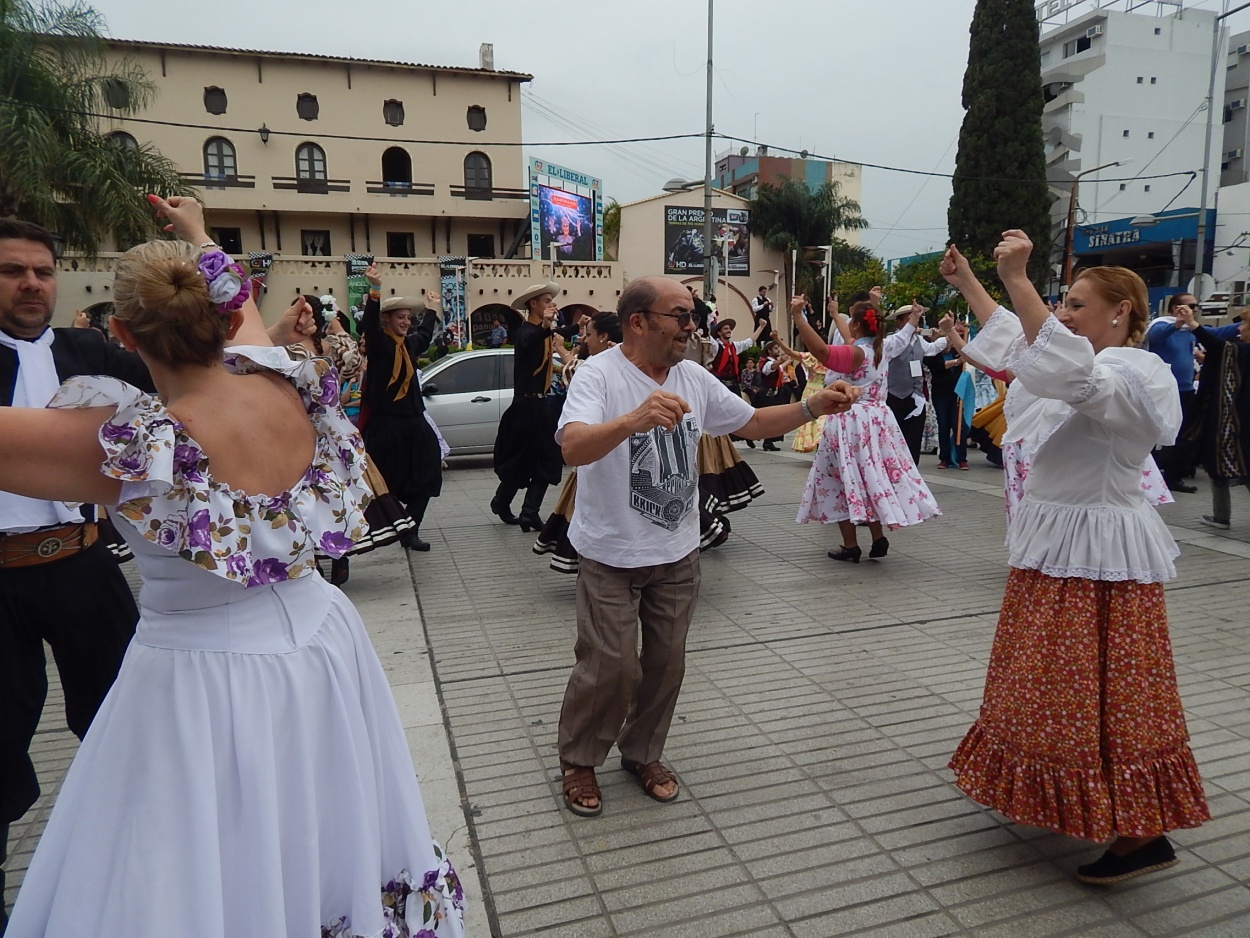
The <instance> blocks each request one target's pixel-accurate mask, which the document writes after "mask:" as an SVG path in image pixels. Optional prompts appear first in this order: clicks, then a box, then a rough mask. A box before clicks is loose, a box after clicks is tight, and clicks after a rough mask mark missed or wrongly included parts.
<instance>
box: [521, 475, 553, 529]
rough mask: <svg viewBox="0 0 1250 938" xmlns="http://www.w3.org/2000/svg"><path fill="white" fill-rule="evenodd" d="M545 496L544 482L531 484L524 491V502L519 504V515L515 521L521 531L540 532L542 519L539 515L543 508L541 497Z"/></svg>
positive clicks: (545, 487)
mask: <svg viewBox="0 0 1250 938" xmlns="http://www.w3.org/2000/svg"><path fill="white" fill-rule="evenodd" d="M546 494H547V483H546V482H531V483H530V485H529V488H527V489H526V490H525V501H524V502H522V503H521V515H520V517H519V518H518V519H517V520H518V522H519V523H520V525H521V530H522V531H541V530H542V529H543V518H542V515H541V514H540V513H539V512H540V511H541V509H542V507H543V496H544V495H546Z"/></svg>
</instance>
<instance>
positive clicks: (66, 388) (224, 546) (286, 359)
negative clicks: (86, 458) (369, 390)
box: [48, 346, 371, 587]
mask: <svg viewBox="0 0 1250 938" xmlns="http://www.w3.org/2000/svg"><path fill="white" fill-rule="evenodd" d="M224 361H225V365H226V368H227V369H229V370H231V371H233V372H236V373H238V374H249V373H254V372H258V371H275V372H277V373H279V374H281V375H284V376H285V377H286V378H287V379H288V380H289V381H290V382H291V383H292V384H293V385H294V386H295V389H296V390H297V391H298V392H299V395H300V399H301V400H302V401H303V403H304V407H305V410H306V411H307V413H308V416H309V418H310V419H311V421H312V423H313V427H314V429H315V430H316V432H317V437H316V448H315V451H314V455H313V459H312V462H311V463H310V464H309V466H308V469H307V470H306V471H305V473H304V475H303V477H301V478H300V480H299V481H298V482H297V483H296V484H295V485H293V486H292V487H291V488H290V489H288V490H287V491H285V492H279V493H277V494H274V495H248V494H247V493H245V492H240V491H237V490H235V489H231V488H230V487H229V486H227V485H224V484H222V483H221V482H218V481H216V480H215V479H214V478H213V477H212V469H211V467H210V465H209V460H208V457H207V456H206V455H205V454H204V451H203V450H202V449H200V446H199V444H198V443H196V441H195V440H194V439H192V438H191V436H190V434H188V433H187V429H186V427H185V426H183V424H182V423H180V422H179V421H178V419H177V418H176V417H174V415H173V414H171V413H170V412H169V411H168V410H166V409H165V405H164V404H163V403H161V401H160V400H159V399H158V398H156V397H153V396H152V395H150V394H145V393H144V392H142V391H140V390H139V389H138V388H135V387H133V386H132V385H129V384H126V383H125V382H123V381H119V380H117V379H116V378H105V377H83V378H72V379H70V380H69V381H66V382H65V384H64V385H62V386H61V389H60V390H59V391H58V392H57V394H56V396H55V397H54V398H53V399H52V402H51V403H50V404H49V405H48V406H49V407H68V408H75V407H115V408H116V412H115V413H114V414H113V416H112V417H110V418H109V419H108V420H107V421H106V422H105V423H104V425H103V426H101V427H100V434H99V439H100V445H101V447H102V448H103V449H104V454H105V459H104V463H103V464H102V465H101V467H100V471H101V472H102V473H103V474H104V475H106V476H108V477H109V478H112V479H119V480H120V481H121V483H122V490H121V497H120V499H119V500H118V504H117V506H116V507H115V508H113V509H111V511H110V514H111V515H112V517H113V519H114V520H115V521H117V522H119V523H121V524H122V525H123V526H124V527H127V528H130V529H131V530H132V531H133V532H134V533H135V534H137V535H138V536H140V537H142V538H144V539H145V540H147V541H149V542H151V543H152V544H155V545H156V546H158V547H161V548H164V549H165V550H167V551H169V552H171V553H173V554H177V555H178V556H180V557H182V558H183V559H184V560H187V561H190V562H191V563H193V564H195V565H196V566H198V567H200V568H202V569H204V570H207V571H209V572H210V573H213V574H216V575H217V576H219V577H222V578H223V579H226V580H232V581H235V582H237V583H240V584H242V585H244V586H249V587H250V586H264V585H268V584H271V583H279V582H282V581H284V580H293V579H296V578H297V577H301V576H307V575H309V574H313V573H316V571H317V566H316V560H315V556H314V554H315V552H316V551H320V552H322V553H325V554H328V555H330V556H331V557H341V556H343V555H344V554H345V553H346V552H347V551H348V550H349V549H350V548H351V546H352V545H353V544H354V543H355V542H356V541H358V540H361V539H362V538H363V537H364V535H365V533H366V531H367V530H368V527H367V524H366V522H365V517H364V510H365V507H366V505H367V504H368V502H369V499H370V498H371V493H370V490H369V487H368V485H367V483H366V482H365V480H364V467H365V459H364V446H363V445H362V443H361V440H360V433H359V432H358V431H357V430H356V428H355V427H353V426H352V425H351V423H350V422H348V420H347V418H346V417H345V416H344V415H343V411H342V408H341V407H339V381H338V376H337V374H336V373H335V371H334V369H333V367H331V365H330V364H329V362H327V361H325V360H324V359H320V358H314V359H309V360H307V361H299V362H296V361H292V360H291V358H290V356H289V355H288V354H287V353H286V351H285V350H284V349H279V348H265V347H260V346H256V347H252V346H237V347H235V348H230V349H227V350H226V355H225V358H224Z"/></svg>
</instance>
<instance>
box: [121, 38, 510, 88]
mask: <svg viewBox="0 0 1250 938" xmlns="http://www.w3.org/2000/svg"><path fill="white" fill-rule="evenodd" d="M108 44H109V45H110V46H123V47H137V48H142V49H178V50H182V51H187V52H223V53H228V54H230V55H263V56H269V57H272V58H275V59H300V60H303V61H310V62H345V63H349V64H358V65H382V66H387V67H390V68H419V69H423V70H428V71H434V72H458V73H461V74H466V75H497V76H499V77H502V78H515V79H517V80H518V81H533V79H534V76H533V75H530V74H527V73H526V72H509V71H504V70H500V69H490V68H464V67H461V66H457V65H425V64H422V63H420V62H387V61H383V60H381V59H357V58H353V57H351V56H343V55H314V54H313V53H310V52H271V51H267V50H265V49H232V48H229V47H227V46H204V45H196V44H193V43H182V42H149V41H146V40H142V39H109V40H108Z"/></svg>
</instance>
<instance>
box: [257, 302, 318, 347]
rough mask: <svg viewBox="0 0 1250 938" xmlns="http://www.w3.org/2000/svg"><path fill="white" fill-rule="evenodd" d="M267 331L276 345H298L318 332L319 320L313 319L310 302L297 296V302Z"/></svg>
mask: <svg viewBox="0 0 1250 938" xmlns="http://www.w3.org/2000/svg"><path fill="white" fill-rule="evenodd" d="M267 331H268V333H269V339H270V341H271V342H273V344H274V345H296V344H298V343H299V342H300V341H301V340H302V339H303V338H304V336H307V335H312V334H313V333H314V332H316V331H317V320H316V319H314V318H313V311H312V307H311V306H309V305H308V301H307V300H305V299H304V298H303V297H302V296H297V297H296V298H295V302H294V303H292V304H291V305H290V306H289V307H288V308H287V310H286V312H284V313H283V314H282V315H281V316H279V317H278V321H277V322H275V323H274V324H273V325H272V326H270V327H269V329H268V330H267Z"/></svg>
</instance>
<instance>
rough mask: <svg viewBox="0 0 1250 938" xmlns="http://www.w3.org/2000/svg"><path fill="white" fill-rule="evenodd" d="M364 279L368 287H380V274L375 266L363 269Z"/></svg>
mask: <svg viewBox="0 0 1250 938" xmlns="http://www.w3.org/2000/svg"><path fill="white" fill-rule="evenodd" d="M365 279H366V280H368V281H369V286H371V287H380V286H382V272H381V271H380V270H378V265H377V264H370V265H369V266H368V267H366V268H365Z"/></svg>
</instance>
